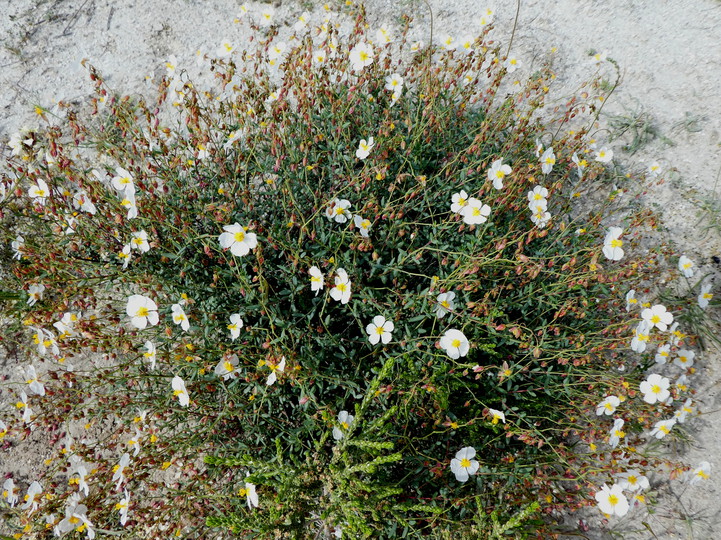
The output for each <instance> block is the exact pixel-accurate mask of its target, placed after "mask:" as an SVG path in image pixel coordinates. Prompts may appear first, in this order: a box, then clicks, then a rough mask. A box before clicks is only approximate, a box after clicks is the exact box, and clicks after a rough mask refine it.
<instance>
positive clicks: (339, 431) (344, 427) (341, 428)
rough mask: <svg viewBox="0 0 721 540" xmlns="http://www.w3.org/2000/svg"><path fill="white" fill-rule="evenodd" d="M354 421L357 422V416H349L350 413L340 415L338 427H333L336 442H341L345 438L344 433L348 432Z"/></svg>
mask: <svg viewBox="0 0 721 540" xmlns="http://www.w3.org/2000/svg"><path fill="white" fill-rule="evenodd" d="M353 420H355V416H353V415H352V414H348V411H341V412H339V413H338V426H335V427H333V438H334V439H335V440H336V441H340V440H341V439H342V438H343V437H344V432H345V431H348V428H349V427H350V425H351V424H352V423H353Z"/></svg>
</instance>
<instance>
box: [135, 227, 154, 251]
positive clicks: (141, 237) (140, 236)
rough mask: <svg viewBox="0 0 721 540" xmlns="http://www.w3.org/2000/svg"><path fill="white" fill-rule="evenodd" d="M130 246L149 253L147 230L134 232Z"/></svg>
mask: <svg viewBox="0 0 721 540" xmlns="http://www.w3.org/2000/svg"><path fill="white" fill-rule="evenodd" d="M130 247H131V248H133V249H137V250H139V251H140V252H141V253H147V252H148V251H150V244H148V234H147V233H146V232H145V231H138V232H134V233H133V239H132V240H130Z"/></svg>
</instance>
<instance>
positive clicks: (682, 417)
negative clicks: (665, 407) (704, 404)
mask: <svg viewBox="0 0 721 540" xmlns="http://www.w3.org/2000/svg"><path fill="white" fill-rule="evenodd" d="M693 412H694V407H693V400H692V399H691V398H687V399H686V401H684V402H683V405H681V408H679V409H678V410H677V411H676V412H675V413H673V416H674V418H675V419H676V421H677V422H678V423H679V424H683V423H684V422H685V421H686V417H687V416H688V415H689V414H692V413H693Z"/></svg>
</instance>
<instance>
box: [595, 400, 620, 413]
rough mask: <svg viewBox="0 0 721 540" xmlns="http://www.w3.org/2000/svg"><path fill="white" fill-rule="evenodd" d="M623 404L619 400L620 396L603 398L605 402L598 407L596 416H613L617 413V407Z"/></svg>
mask: <svg viewBox="0 0 721 540" xmlns="http://www.w3.org/2000/svg"><path fill="white" fill-rule="evenodd" d="M620 404H621V400H620V399H618V396H606V397H605V398H603V401H601V403H599V404H598V405H596V415H597V416H601V415H603V414H607V415H609V416H611V415H612V414H613V413H615V412H616V407H618V406H619V405H620Z"/></svg>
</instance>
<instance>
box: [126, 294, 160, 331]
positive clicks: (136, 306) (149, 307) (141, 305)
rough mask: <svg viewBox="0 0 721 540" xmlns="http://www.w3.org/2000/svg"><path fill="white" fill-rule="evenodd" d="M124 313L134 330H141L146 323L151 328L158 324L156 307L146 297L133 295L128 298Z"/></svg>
mask: <svg viewBox="0 0 721 540" xmlns="http://www.w3.org/2000/svg"><path fill="white" fill-rule="evenodd" d="M125 312H126V313H127V314H128V317H130V322H131V324H132V325H133V326H134V327H135V328H139V329H140V330H142V329H143V328H145V327H146V326H148V323H150V324H151V325H152V326H155V325H156V324H158V321H159V317H158V306H157V305H156V304H155V302H153V301H152V300H151V299H150V298H148V297H147V296H142V295H140V294H134V295H132V296H130V297H129V298H128V305H127V306H126V308H125Z"/></svg>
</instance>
